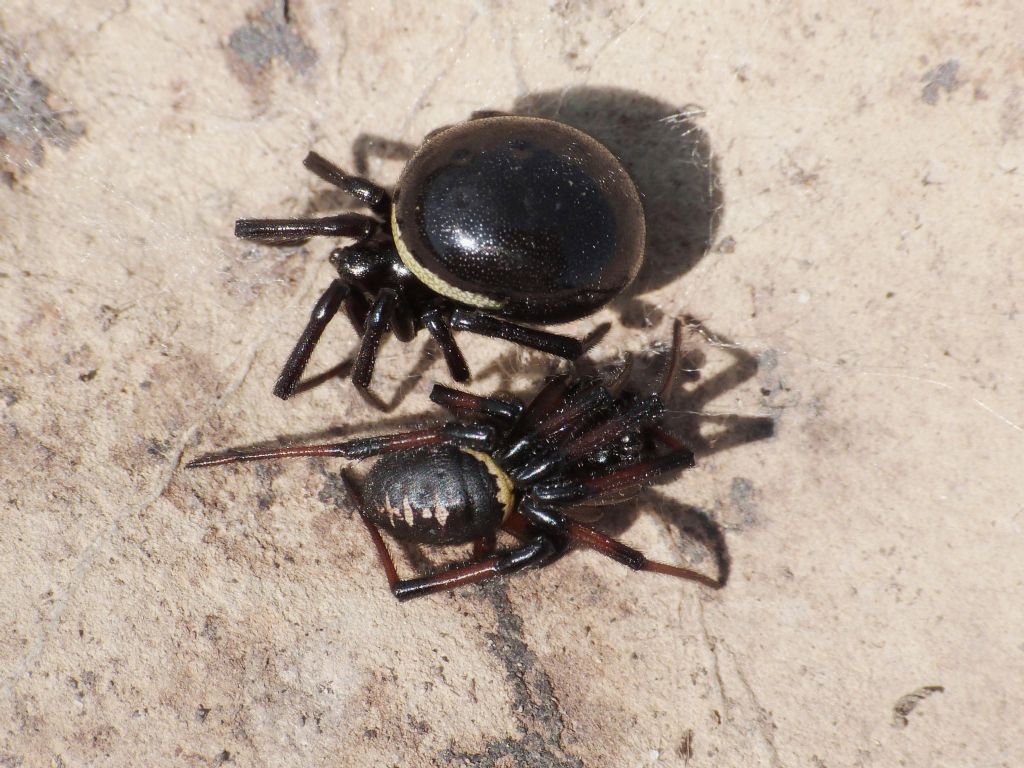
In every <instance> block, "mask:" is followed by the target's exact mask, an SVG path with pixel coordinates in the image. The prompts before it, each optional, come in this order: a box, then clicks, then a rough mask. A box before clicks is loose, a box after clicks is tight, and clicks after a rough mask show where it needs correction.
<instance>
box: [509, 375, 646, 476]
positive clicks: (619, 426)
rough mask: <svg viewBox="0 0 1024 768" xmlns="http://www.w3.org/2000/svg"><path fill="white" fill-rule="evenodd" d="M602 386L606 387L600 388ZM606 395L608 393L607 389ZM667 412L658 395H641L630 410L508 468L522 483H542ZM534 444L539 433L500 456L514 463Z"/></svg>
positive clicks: (526, 437)
mask: <svg viewBox="0 0 1024 768" xmlns="http://www.w3.org/2000/svg"><path fill="white" fill-rule="evenodd" d="M598 389H602V390H603V388H600V387H599V388H598ZM605 394H607V392H606V391H605ZM664 412H665V406H664V404H663V403H662V402H661V398H659V397H658V396H657V395H649V396H648V397H643V398H639V399H637V400H636V401H634V402H633V403H632V404H631V405H630V406H629V407H628V408H627V409H626V410H624V411H622V412H621V413H619V414H617V415H615V416H612V417H611V418H609V419H607V420H606V421H604V422H603V423H599V424H598V425H597V426H595V427H593V428H592V429H589V430H587V431H585V432H583V433H582V434H579V435H575V436H573V435H572V433H570V436H569V438H568V440H567V441H566V442H564V443H563V444H561V445H558V446H556V447H555V448H554V449H551V450H548V451H546V452H544V453H543V454H542V455H540V456H538V457H536V458H531V459H529V460H528V461H527V462H526V463H524V464H521V465H514V464H510V466H509V467H508V471H509V472H510V474H512V476H513V477H514V478H515V479H516V481H517V482H519V483H529V482H538V481H540V480H541V479H543V478H544V477H545V476H546V475H551V474H552V473H554V472H557V471H558V469H559V468H561V467H564V466H565V465H566V464H571V463H572V462H574V461H578V460H580V459H582V458H583V457H585V456H586V455H587V454H588V453H590V452H591V451H595V450H597V449H598V448H600V447H601V446H603V445H607V444H608V443H611V442H612V441H614V440H617V439H618V438H620V437H621V436H622V435H624V434H626V433H627V432H631V431H633V430H637V429H644V428H645V427H647V426H649V425H651V424H653V423H655V422H657V421H658V419H660V418H661V417H662V415H663V414H664ZM531 443H535V435H527V436H525V437H523V438H522V439H521V440H519V441H518V442H517V443H515V444H513V445H512V446H511V447H510V448H508V449H507V450H506V451H505V452H504V453H503V454H502V455H501V457H500V458H501V459H502V460H503V461H505V462H514V461H515V457H516V455H517V454H519V453H520V452H522V451H524V450H525V449H527V448H529V446H530V444H531ZM526 455H529V454H528V453H527V454H526Z"/></svg>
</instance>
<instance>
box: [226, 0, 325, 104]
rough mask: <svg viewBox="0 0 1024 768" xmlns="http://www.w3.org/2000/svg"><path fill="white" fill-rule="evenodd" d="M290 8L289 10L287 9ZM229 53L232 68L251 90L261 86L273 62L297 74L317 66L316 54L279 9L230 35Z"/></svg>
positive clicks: (253, 19) (262, 14)
mask: <svg viewBox="0 0 1024 768" xmlns="http://www.w3.org/2000/svg"><path fill="white" fill-rule="evenodd" d="M286 8H287V6H286ZM228 49H229V53H230V58H231V64H232V68H233V70H234V71H235V73H236V74H237V75H238V77H239V79H240V80H241V81H242V82H243V83H245V84H246V85H247V86H249V87H255V86H257V85H259V84H260V81H261V80H262V78H263V77H264V76H265V75H266V74H267V73H268V72H269V70H270V67H271V66H272V64H273V63H274V61H282V62H284V63H285V65H287V67H288V68H289V69H291V70H292V71H293V72H295V73H297V74H303V73H305V72H308V71H309V70H310V69H312V67H313V65H314V64H316V60H317V55H316V51H315V50H313V48H312V47H311V46H309V45H308V44H307V43H306V41H305V40H303V39H302V37H301V36H300V35H299V34H298V33H297V32H296V31H295V29H294V28H293V27H292V25H291V24H290V23H289V20H288V19H287V18H284V17H283V16H282V14H281V13H280V12H279V9H268V10H266V11H263V12H262V13H261V14H259V15H257V16H253V17H250V19H249V20H248V22H247V23H246V24H244V25H243V26H241V27H239V28H238V29H236V30H235V31H234V32H232V33H231V36H230V37H229V38H228Z"/></svg>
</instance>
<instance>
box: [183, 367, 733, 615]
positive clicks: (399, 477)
mask: <svg viewBox="0 0 1024 768" xmlns="http://www.w3.org/2000/svg"><path fill="white" fill-rule="evenodd" d="M676 358H677V356H675V355H674V356H673V364H672V365H671V366H670V371H671V370H672V369H673V368H674V367H675V365H676ZM623 381H624V377H623V376H620V377H619V379H618V380H617V381H616V382H614V383H612V384H609V385H607V386H606V385H605V384H603V383H602V382H601V381H599V380H598V379H596V378H592V377H585V378H575V377H571V376H559V377H556V378H554V379H552V380H550V381H549V383H548V384H547V385H545V386H544V387H543V388H542V389H541V390H540V392H539V393H538V394H537V395H536V396H535V397H534V398H533V400H532V401H531V402H530V403H529V405H527V406H525V407H524V406H523V404H522V403H521V402H520V401H518V400H515V399H498V398H493V397H481V396H478V395H473V394H469V393H467V392H462V391H459V390H455V389H450V388H448V387H445V386H442V385H439V384H436V385H434V388H433V390H432V391H431V395H430V398H431V400H433V401H434V402H435V403H438V404H439V405H441V406H443V407H444V408H446V409H448V410H449V411H450V412H452V413H453V414H455V415H456V416H458V417H461V418H462V419H463V420H462V421H450V422H448V423H446V424H444V425H443V426H439V427H433V428H429V429H420V430H416V431H412V432H403V433H400V434H393V435H381V436H376V437H365V438H358V439H355V440H348V441H345V442H341V443H333V444H326V445H304V446H294V447H288V448H274V449H266V450H263V449H257V450H246V451H241V452H231V453H222V454H208V455H205V456H202V457H200V458H198V459H195V460H193V461H191V462H189V463H188V464H187V465H186V466H188V467H190V468H191V467H203V466H213V465H217V464H229V463H232V462H238V461H258V460H264V459H278V458H284V457H290V456H326V457H339V458H346V459H363V458H367V457H371V456H380V457H381V458H380V459H379V460H378V461H377V463H376V464H375V465H374V466H373V467H372V468H371V470H370V472H369V474H368V475H367V477H366V481H365V483H364V485H363V490H362V491H360V490H359V489H358V488H357V487H356V485H355V484H354V483H353V482H352V481H351V479H350V478H348V476H347V475H346V474H345V473H344V472H342V478H343V480H344V481H345V485H346V487H347V488H348V490H349V492H350V493H351V495H352V497H353V499H354V502H355V506H356V508H357V509H358V510H359V513H360V516H361V519H362V520H363V522H364V523H365V525H366V528H367V530H368V531H369V533H370V536H371V537H372V539H373V542H374V545H375V546H376V549H377V554H378V556H379V558H380V562H381V565H382V566H383V568H384V572H385V574H386V575H387V579H388V583H389V584H390V586H391V591H392V592H393V593H394V595H395V597H397V598H398V599H399V600H406V599H409V598H412V597H417V596H419V595H426V594H430V593H432V592H439V591H442V590H447V589H452V588H454V587H457V586H461V585H463V584H471V583H475V582H479V581H483V580H485V579H488V578H491V577H492V576H497V575H499V574H506V573H513V572H515V571H518V570H521V569H523V568H527V567H530V566H542V565H547V564H549V563H551V562H553V561H554V560H555V559H557V558H558V557H559V556H561V555H562V554H563V553H564V552H565V551H566V550H567V549H568V547H569V546H570V545H571V544H581V545H583V546H587V547H591V548H593V549H596V550H597V551H599V552H600V553H601V554H603V555H606V556H608V557H611V558H612V559H614V560H618V561H619V562H621V563H624V564H625V565H627V566H629V567H630V568H633V569H634V570H642V571H654V572H656V573H664V574H669V575H672V576H678V577H681V578H685V579H691V580H693V581H697V582H699V583H701V584H704V585H706V586H709V587H714V588H718V587H720V586H722V584H721V583H720V582H719V581H718V580H716V579H713V578H711V577H708V576H705V575H703V574H701V573H697V572H695V571H692V570H690V569H688V568H683V567H679V566H674V565H668V564H666V563H660V562H656V561H653V560H648V559H647V558H646V557H645V556H644V555H643V554H642V553H640V552H638V551H637V550H635V549H633V548H631V547H628V546H626V545H625V544H623V543H621V542H619V541H617V540H615V539H613V538H611V537H610V536H607V535H605V534H603V533H601V532H600V531H598V530H596V529H594V528H592V527H591V526H589V525H585V524H584V523H582V522H579V521H578V520H576V519H574V518H573V517H572V516H571V515H570V514H567V511H566V510H567V509H569V508H572V507H574V506H590V505H597V504H601V503H609V502H610V501H617V500H620V499H622V498H626V497H628V496H629V495H631V494H632V493H635V492H636V491H637V490H639V488H641V487H642V486H643V485H646V484H648V483H650V482H651V481H653V480H655V479H656V478H657V477H659V476H660V475H662V474H663V473H666V472H670V471H672V470H679V469H686V468H688V467H692V466H693V463H694V459H693V453H692V452H691V451H690V450H689V449H687V448H686V447H684V446H683V445H682V444H681V442H680V441H679V440H678V439H677V438H675V437H674V436H673V435H671V434H669V433H668V432H666V431H665V430H664V429H662V428H661V427H660V426H659V422H660V420H661V418H662V416H663V414H664V411H665V406H664V404H663V402H662V398H661V396H659V395H657V394H651V395H647V396H640V395H636V394H634V393H630V392H626V391H623V390H622V382H623ZM662 389H663V391H664V387H663V388H662ZM379 528H384V529H386V530H387V531H388V532H389V533H391V534H392V535H393V536H394V537H395V538H397V539H399V540H403V541H411V542H416V543H419V544H426V545H445V544H466V543H473V545H474V548H473V549H474V552H473V560H472V561H470V562H469V563H467V564H464V565H457V566H454V567H448V568H445V569H442V570H439V571H437V572H434V573H431V574H429V575H427V576H422V577H419V578H415V579H399V577H398V572H397V570H396V568H395V564H394V561H393V560H392V559H391V555H390V554H389V552H388V549H387V547H386V545H385V544H384V540H383V538H382V537H381V534H380V531H379ZM499 530H504V531H507V532H509V533H511V534H513V535H514V536H515V537H517V538H518V539H519V540H520V541H521V544H520V546H518V547H517V548H515V549H512V550H510V551H505V552H500V553H495V538H496V535H497V532H498V531H499Z"/></svg>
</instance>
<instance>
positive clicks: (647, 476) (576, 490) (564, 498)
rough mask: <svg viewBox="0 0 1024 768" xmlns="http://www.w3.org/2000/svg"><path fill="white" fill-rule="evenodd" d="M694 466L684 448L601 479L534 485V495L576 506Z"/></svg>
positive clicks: (540, 500)
mask: <svg viewBox="0 0 1024 768" xmlns="http://www.w3.org/2000/svg"><path fill="white" fill-rule="evenodd" d="M693 465H694V460H693V451H691V450H689V449H688V448H680V449H678V450H674V451H672V452H671V453H666V454H664V455H662V456H657V457H655V458H653V459H648V460H647V461H641V462H638V463H636V464H630V465H629V466H626V467H622V468H620V469H616V470H614V471H612V472H609V473H607V474H604V475H598V476H597V477H588V478H582V479H566V480H550V481H548V482H542V483H538V484H536V485H535V486H533V488H532V489H531V491H530V494H531V496H532V497H533V498H534V499H535V500H536V501H539V502H542V503H545V504H576V503H579V502H586V501H590V500H591V499H594V498H597V497H600V496H604V495H605V494H608V493H616V492H619V491H628V490H632V489H633V488H637V487H639V486H643V485H647V484H649V483H650V482H651V481H653V480H654V479H655V478H656V477H657V476H658V475H661V474H663V473H665V472H672V471H674V470H677V469H690V468H691V467H693Z"/></svg>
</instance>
